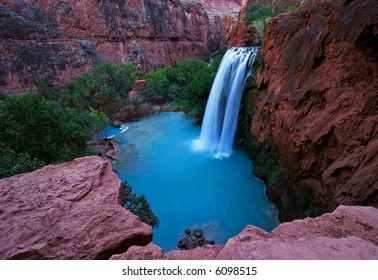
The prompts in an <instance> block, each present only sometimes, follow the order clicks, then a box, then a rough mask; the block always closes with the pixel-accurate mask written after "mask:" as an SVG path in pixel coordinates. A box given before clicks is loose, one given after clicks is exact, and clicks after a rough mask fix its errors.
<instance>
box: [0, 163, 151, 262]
mask: <svg viewBox="0 0 378 280" xmlns="http://www.w3.org/2000/svg"><path fill="white" fill-rule="evenodd" d="M121 191H122V187H121V182H120V180H119V179H118V178H117V177H116V175H115V174H114V173H113V171H112V167H111V164H110V163H109V162H108V161H106V160H103V159H101V158H100V157H96V156H91V157H84V158H78V159H75V160H74V161H71V162H68V163H64V164H60V165H49V166H46V167H44V168H42V169H39V170H36V171H34V172H32V173H26V174H21V175H16V176H13V177H10V178H6V179H2V180H0V219H1V223H0V232H1V235H0V248H1V250H0V259H107V258H109V257H110V256H111V255H113V254H116V253H122V252H125V251H126V250H127V249H128V248H129V247H130V246H132V245H147V244H148V243H149V242H150V241H151V239H152V229H151V228H150V227H149V226H148V225H146V224H144V223H142V222H141V221H140V219H139V218H138V217H136V216H134V215H133V214H131V213H130V212H129V211H127V210H126V209H124V208H123V207H122V206H121V205H120V204H119V199H120V197H121V193H120V192H121Z"/></svg>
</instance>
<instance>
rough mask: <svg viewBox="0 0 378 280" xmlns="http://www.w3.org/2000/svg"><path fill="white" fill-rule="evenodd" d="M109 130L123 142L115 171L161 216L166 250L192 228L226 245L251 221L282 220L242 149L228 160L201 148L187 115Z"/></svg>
mask: <svg viewBox="0 0 378 280" xmlns="http://www.w3.org/2000/svg"><path fill="white" fill-rule="evenodd" d="M105 133H106V134H107V135H114V134H115V139H116V140H117V141H118V142H119V154H118V160H117V161H113V169H114V171H115V172H116V174H117V175H118V177H119V178H120V179H121V180H122V181H128V182H129V183H130V184H131V186H132V187H133V192H135V193H137V194H139V195H140V194H145V196H146V198H147V200H148V201H149V203H150V205H151V208H152V210H153V211H154V213H155V214H156V215H157V216H158V218H159V219H160V226H159V227H158V228H156V229H154V237H153V242H154V243H155V244H157V245H158V246H160V247H162V248H163V250H164V251H165V252H166V251H169V250H174V249H177V247H176V245H177V242H178V241H179V240H180V239H182V238H183V237H184V231H185V229H186V228H191V229H194V228H201V229H202V230H203V233H204V237H205V239H207V240H214V241H215V244H217V245H224V244H225V243H226V242H227V240H228V239H229V238H231V237H234V236H235V235H237V234H239V233H240V232H241V231H242V230H243V229H244V228H245V227H246V226H247V225H248V224H250V225H254V226H258V227H260V228H262V229H264V230H266V231H271V230H272V229H274V228H275V227H276V226H277V225H278V224H279V221H278V210H277V209H276V208H275V206H274V205H273V204H272V203H271V202H270V201H269V200H268V199H267V198H266V196H265V185H264V183H263V182H262V181H261V180H259V179H257V178H256V177H254V175H253V173H252V168H253V165H252V162H251V161H250V160H249V159H248V156H247V155H246V154H245V153H244V152H243V151H242V150H239V149H234V151H233V152H232V154H231V155H230V156H229V157H227V158H223V159H216V158H214V156H213V155H212V154H210V153H206V152H198V151H195V150H194V149H193V148H192V146H193V145H192V144H193V142H194V141H196V140H198V139H199V137H200V128H199V127H198V126H197V125H196V124H195V123H194V122H193V121H192V120H191V119H190V118H189V117H187V116H186V115H185V114H184V113H172V112H170V113H168V112H166V113H161V114H159V115H153V116H150V117H147V118H145V119H142V120H141V121H139V122H134V123H130V124H128V128H127V129H125V128H123V132H122V133H121V130H118V129H115V128H111V127H108V128H107V130H106V131H105Z"/></svg>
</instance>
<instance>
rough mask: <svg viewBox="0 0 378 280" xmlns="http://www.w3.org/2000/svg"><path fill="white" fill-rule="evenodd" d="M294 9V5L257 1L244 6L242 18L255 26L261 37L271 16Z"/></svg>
mask: <svg viewBox="0 0 378 280" xmlns="http://www.w3.org/2000/svg"><path fill="white" fill-rule="evenodd" d="M296 9H297V7H295V6H278V5H264V4H261V3H259V2H257V3H254V4H251V5H248V6H246V7H245V8H244V13H245V16H244V18H243V20H244V21H246V22H248V23H250V24H252V25H253V26H255V27H256V29H257V31H258V32H259V34H260V35H261V37H264V34H265V30H266V27H267V25H268V22H269V21H270V19H271V18H273V17H275V16H276V15H278V14H281V13H284V12H293V11H295V10H296Z"/></svg>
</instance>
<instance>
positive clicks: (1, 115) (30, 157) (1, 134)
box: [0, 93, 105, 177]
mask: <svg viewBox="0 0 378 280" xmlns="http://www.w3.org/2000/svg"><path fill="white" fill-rule="evenodd" d="M0 119H1V122H0V149H1V161H0V168H1V171H0V173H1V177H6V176H10V175H14V174H17V173H20V172H26V171H32V170H34V169H36V168H38V167H41V166H42V165H45V164H50V163H57V162H63V161H68V160H72V159H73V158H75V157H79V156H84V155H89V154H92V152H91V151H90V150H89V149H88V148H87V141H88V140H89V139H90V138H91V135H92V133H94V131H96V130H97V129H99V128H100V127H101V125H103V124H104V122H105V118H104V116H103V115H102V114H101V113H99V112H97V111H92V112H91V114H89V113H87V112H78V111H77V110H74V109H72V108H65V107H63V106H62V105H60V104H59V103H57V102H55V101H49V100H43V99H42V98H40V97H39V96H37V95H36V94H31V93H28V94H25V95H24V96H12V97H9V98H7V99H6V100H4V101H0Z"/></svg>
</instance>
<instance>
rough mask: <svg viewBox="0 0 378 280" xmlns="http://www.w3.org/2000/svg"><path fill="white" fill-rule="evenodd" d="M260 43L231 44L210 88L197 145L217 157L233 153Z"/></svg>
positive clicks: (196, 146)
mask: <svg viewBox="0 0 378 280" xmlns="http://www.w3.org/2000/svg"><path fill="white" fill-rule="evenodd" d="M258 50H259V47H243V48H231V49H229V50H228V51H227V52H226V54H225V55H224V57H223V59H222V62H221V64H220V66H219V70H218V72H217V75H216V77H215V80H214V83H213V86H212V88H211V92H210V96H209V99H208V101H207V105H206V111H205V116H204V119H203V123H202V129H201V136H200V139H199V140H197V141H195V143H194V145H193V146H194V147H195V149H196V150H200V151H211V152H213V153H214V155H215V157H217V158H224V157H228V156H229V155H230V154H231V153H232V147H233V142H234V138H235V133H236V127H237V121H238V114H239V109H240V102H241V98H242V95H243V90H244V86H245V82H246V80H247V78H248V77H249V76H250V75H251V74H252V66H253V63H254V61H255V58H256V55H257V52H258Z"/></svg>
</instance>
